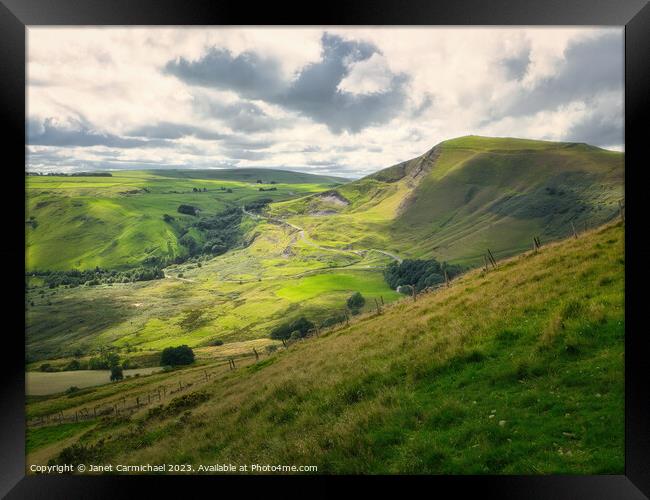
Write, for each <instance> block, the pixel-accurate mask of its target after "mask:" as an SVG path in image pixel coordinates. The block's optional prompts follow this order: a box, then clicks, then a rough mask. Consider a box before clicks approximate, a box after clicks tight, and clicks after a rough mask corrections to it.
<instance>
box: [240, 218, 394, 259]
mask: <svg viewBox="0 0 650 500" xmlns="http://www.w3.org/2000/svg"><path fill="white" fill-rule="evenodd" d="M241 210H242V212H243V213H244V214H246V215H248V216H249V217H252V218H253V219H257V220H259V219H265V220H268V221H272V222H277V223H279V224H284V225H286V226H289V227H290V228H292V229H295V230H296V231H298V234H299V235H300V237H301V238H302V239H303V240H304V241H305V243H307V244H308V245H311V246H313V247H315V248H318V249H319V250H323V251H325V252H337V253H343V254H350V253H354V254H356V255H359V254H360V253H363V252H377V253H380V254H383V255H385V256H387V257H390V258H391V259H393V260H395V261H397V262H398V263H401V262H402V259H401V258H400V257H399V256H397V255H395V254H393V253H391V252H388V251H386V250H380V249H377V248H365V249H364V248H362V249H359V250H347V251H346V250H340V249H338V248H329V247H323V246H321V245H319V244H317V243H314V242H313V241H312V240H310V239H309V238H308V237H307V234H306V232H305V229H304V228H302V227H300V226H296V225H295V224H292V223H291V222H289V221H287V220H285V219H277V218H275V217H267V216H264V215H260V214H254V213H251V212H249V211H248V210H246V207H245V206H242V207H241ZM341 267H345V266H341Z"/></svg>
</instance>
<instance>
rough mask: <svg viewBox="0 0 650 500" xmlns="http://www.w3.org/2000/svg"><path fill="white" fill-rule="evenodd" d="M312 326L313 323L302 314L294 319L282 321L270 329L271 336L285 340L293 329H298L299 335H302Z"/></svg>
mask: <svg viewBox="0 0 650 500" xmlns="http://www.w3.org/2000/svg"><path fill="white" fill-rule="evenodd" d="M312 328H314V323H312V322H311V321H309V320H308V319H307V318H305V317H304V316H301V317H300V318H298V319H296V320H294V321H291V322H288V323H284V324H282V325H280V326H278V327H276V328H275V329H274V330H273V331H271V338H272V339H276V340H282V339H284V340H286V339H288V338H289V337H291V334H292V333H294V332H295V331H298V332H299V333H300V336H301V337H304V336H305V335H307V332H308V331H309V330H311V329H312Z"/></svg>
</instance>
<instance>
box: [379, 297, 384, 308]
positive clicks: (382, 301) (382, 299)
mask: <svg viewBox="0 0 650 500" xmlns="http://www.w3.org/2000/svg"><path fill="white" fill-rule="evenodd" d="M379 298H380V299H381V305H382V306H383V305H384V296H383V295H380V296H379Z"/></svg>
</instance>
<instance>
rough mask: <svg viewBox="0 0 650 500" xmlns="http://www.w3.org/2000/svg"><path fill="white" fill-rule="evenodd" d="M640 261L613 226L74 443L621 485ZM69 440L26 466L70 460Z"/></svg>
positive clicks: (147, 453)
mask: <svg viewBox="0 0 650 500" xmlns="http://www.w3.org/2000/svg"><path fill="white" fill-rule="evenodd" d="M624 265H625V261H624V231H623V227H622V225H621V224H620V223H617V224H610V225H609V226H605V227H602V228H598V229H595V230H592V231H590V232H588V233H583V234H581V235H580V237H579V238H578V239H573V238H571V239H567V240H564V241H561V242H559V243H555V244H550V245H545V246H543V247H542V249H541V251H540V252H539V253H537V254H534V253H532V252H529V253H525V254H522V255H520V256H517V257H514V258H511V259H509V260H507V261H501V262H499V265H498V268H497V269H496V270H490V271H489V272H487V273H486V272H484V271H482V270H475V271H471V272H469V273H467V274H465V275H463V276H461V277H460V278H458V279H456V280H454V281H453V282H452V285H451V286H450V287H449V288H443V289H440V290H438V291H436V292H432V293H429V294H422V295H420V297H419V298H418V300H417V302H413V301H412V300H411V299H410V298H405V299H403V300H401V301H398V302H394V303H393V304H392V305H387V306H386V307H385V308H384V310H383V314H382V315H380V316H376V315H375V314H373V313H366V314H363V315H361V316H360V317H357V318H355V319H353V320H352V322H351V324H350V326H349V327H345V326H342V327H340V328H338V329H335V330H332V331H330V332H323V333H322V334H321V335H320V336H319V337H318V338H316V337H313V338H309V339H307V340H304V341H301V342H298V343H295V344H292V345H291V346H290V347H289V348H288V349H286V350H281V351H280V352H278V353H276V354H273V355H271V356H268V357H263V358H262V359H261V360H259V361H258V362H257V363H254V364H253V365H250V366H249V367H246V366H243V365H242V367H241V368H239V369H237V370H235V371H230V372H224V375H223V376H222V377H220V378H215V380H214V381H211V382H207V383H206V384H203V385H202V386H201V387H198V388H197V389H196V390H194V392H196V393H201V394H205V396H204V397H199V396H197V397H195V398H186V399H184V400H182V401H184V402H183V403H181V402H180V400H179V402H178V403H177V404H175V405H170V404H169V403H165V408H167V409H166V410H164V411H162V412H160V413H159V414H158V416H151V415H148V414H147V411H146V410H145V409H143V410H142V411H141V412H140V413H136V414H134V415H133V416H131V417H130V418H121V419H108V420H106V421H98V422H97V423H96V424H95V425H94V426H91V427H89V428H85V429H78V430H77V431H75V434H74V441H78V442H79V443H80V444H81V445H82V447H81V448H80V449H79V450H80V451H78V453H80V454H81V455H80V456H83V453H88V454H90V455H92V456H98V457H100V460H101V461H102V463H106V462H113V463H124V464H138V463H163V462H169V463H190V464H194V465H195V467H196V466H197V465H198V464H200V463H220V462H225V463H238V464H245V463H246V464H250V463H289V464H298V465H303V464H314V465H317V466H318V472H319V473H355V472H356V473H371V474H372V473H451V474H459V473H462V474H472V473H476V474H487V473H490V474H547V473H564V474H594V473H607V474H621V473H622V472H623V470H624V448H623V446H624V412H623V409H624V396H623V388H624V385H623V355H624V341H623V340H624V273H623V270H624ZM319 286H320V283H319V282H318V281H317V282H316V283H315V284H313V287H315V288H316V289H317V288H318V287H319ZM200 369H201V367H197V368H195V369H190V370H200ZM188 373H189V372H188ZM179 376H182V373H180V374H179V373H170V374H157V375H151V376H149V377H144V378H143V379H142V380H129V381H125V382H123V383H122V382H121V383H120V384H114V385H108V386H105V387H102V388H97V389H96V390H95V391H94V392H93V393H90V394H88V395H82V396H81V397H80V398H81V399H80V400H78V401H76V402H75V401H74V399H70V398H66V397H54V398H48V399H46V400H42V401H34V402H33V403H30V404H28V410H27V411H28V415H34V414H37V413H38V412H44V411H55V410H56V409H60V408H67V409H72V408H74V407H75V405H86V404H89V403H88V401H90V400H92V401H93V402H94V404H97V403H98V402H99V401H102V398H105V399H106V400H107V401H108V400H110V398H115V397H116V395H117V394H118V393H119V395H120V396H127V397H129V396H131V395H132V394H135V393H136V392H137V391H142V390H143V388H142V387H143V385H144V384H148V385H151V384H160V383H161V382H162V381H163V380H165V379H167V380H172V381H173V380H174V379H175V378H178V377H179ZM118 386H119V388H118ZM84 398H85V399H84ZM206 398H207V399H206ZM174 408H177V409H174ZM34 432H35V431H30V434H31V435H32V436H36V437H39V436H38V434H34ZM41 432H43V433H44V431H41ZM52 432H55V431H52ZM63 432H64V431H63V430H61V433H63ZM66 432H67V431H66ZM66 436H67V438H66V440H62V441H61V444H60V446H59V447H58V448H57V447H56V445H52V444H50V445H49V447H48V448H47V453H41V454H40V455H37V454H36V453H33V454H31V456H28V462H30V463H31V461H32V459H33V458H34V457H36V458H38V460H39V461H43V463H44V462H45V461H47V460H48V459H49V458H53V457H56V456H57V454H58V453H59V451H60V450H61V449H62V448H63V447H64V446H67V445H68V444H69V443H70V442H71V440H72V438H71V437H69V436H70V435H69V434H66ZM36 437H33V438H32V439H36ZM43 439H45V438H43ZM100 440H101V442H102V443H103V444H101V445H100V444H97V443H99V442H100ZM48 442H50V443H51V441H48ZM66 443H68V444H66ZM91 446H96V447H95V448H91ZM84 450H86V451H84ZM90 455H89V456H90ZM35 463H40V462H35Z"/></svg>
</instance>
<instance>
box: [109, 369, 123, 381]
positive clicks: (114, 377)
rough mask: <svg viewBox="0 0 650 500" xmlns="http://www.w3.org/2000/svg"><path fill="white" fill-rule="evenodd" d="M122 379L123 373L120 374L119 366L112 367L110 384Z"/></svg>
mask: <svg viewBox="0 0 650 500" xmlns="http://www.w3.org/2000/svg"><path fill="white" fill-rule="evenodd" d="M123 378H124V373H122V367H121V366H113V367H112V368H111V382H116V381H118V380H122V379H123Z"/></svg>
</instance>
